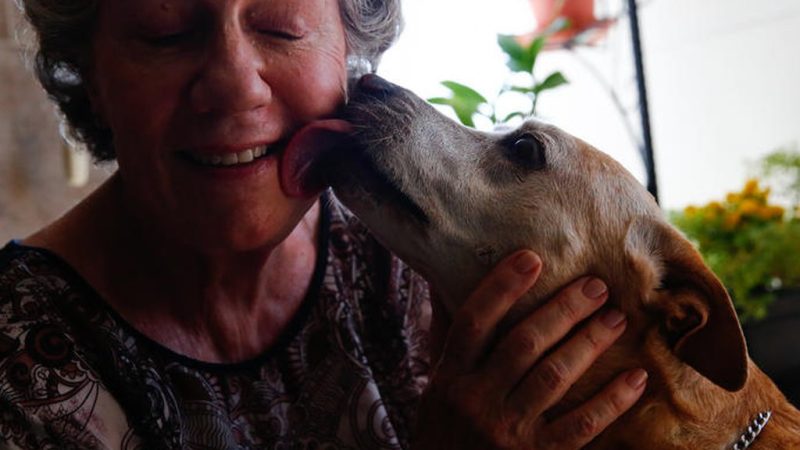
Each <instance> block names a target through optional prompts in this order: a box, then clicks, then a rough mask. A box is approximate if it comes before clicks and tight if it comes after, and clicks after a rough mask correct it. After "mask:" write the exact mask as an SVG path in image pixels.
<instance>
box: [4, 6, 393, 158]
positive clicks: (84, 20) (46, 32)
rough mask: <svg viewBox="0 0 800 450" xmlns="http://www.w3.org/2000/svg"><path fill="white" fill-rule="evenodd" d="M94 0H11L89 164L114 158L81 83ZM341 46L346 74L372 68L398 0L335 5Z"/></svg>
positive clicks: (388, 39) (39, 69) (41, 73)
mask: <svg viewBox="0 0 800 450" xmlns="http://www.w3.org/2000/svg"><path fill="white" fill-rule="evenodd" d="M99 1H100V0H17V2H18V3H19V5H20V7H21V8H22V10H23V11H24V13H25V16H26V17H27V19H28V22H29V23H30V24H31V26H32V27H33V30H34V31H35V33H36V37H37V44H38V45H37V49H36V54H35V56H34V59H33V63H34V71H35V72H36V76H37V78H38V79H39V82H40V83H41V84H42V86H43V87H44V89H45V91H47V93H48V95H49V96H50V98H51V99H52V100H53V101H55V102H56V104H57V105H58V107H59V109H60V110H61V112H62V113H63V115H64V118H65V119H66V122H67V125H68V129H69V134H70V135H71V137H72V138H74V139H76V140H78V141H79V142H82V143H84V144H85V145H86V148H87V149H88V150H89V152H90V153H91V154H92V157H93V158H94V159H95V161H98V162H101V161H110V160H113V159H114V158H115V152H114V146H113V136H112V134H111V130H110V129H108V128H107V127H105V126H103V125H101V124H100V123H98V121H97V120H96V116H95V115H94V113H93V111H92V106H91V103H90V101H89V94H88V91H87V89H86V85H85V83H84V77H83V76H82V74H83V71H84V69H85V68H86V67H88V64H89V62H90V61H89V49H90V46H91V39H92V33H91V32H87V30H92V29H93V28H94V21H95V16H96V13H97V9H98V3H99ZM338 1H339V10H340V14H341V17H342V23H343V24H344V29H345V39H346V42H347V54H348V70H349V71H350V72H351V73H350V74H349V75H350V76H351V77H355V76H358V75H361V74H362V73H363V72H365V71H369V70H374V69H375V68H377V66H378V62H379V61H380V58H381V56H382V55H383V52H385V51H386V50H387V49H388V48H389V47H390V46H391V45H392V44H393V43H394V41H395V40H396V39H397V36H398V35H399V34H400V31H401V30H402V27H403V19H402V14H401V10H400V0H338Z"/></svg>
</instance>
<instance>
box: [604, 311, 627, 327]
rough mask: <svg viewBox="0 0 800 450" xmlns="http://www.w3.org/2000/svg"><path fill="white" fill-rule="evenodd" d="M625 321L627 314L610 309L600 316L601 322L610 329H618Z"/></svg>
mask: <svg viewBox="0 0 800 450" xmlns="http://www.w3.org/2000/svg"><path fill="white" fill-rule="evenodd" d="M624 321H625V314H622V312H621V311H619V310H617V309H613V308H612V309H609V310H608V311H606V312H604V313H603V315H602V316H600V322H603V325H605V326H607V327H608V328H612V329H613V328H617V327H618V326H619V325H620V324H621V323H622V322H624Z"/></svg>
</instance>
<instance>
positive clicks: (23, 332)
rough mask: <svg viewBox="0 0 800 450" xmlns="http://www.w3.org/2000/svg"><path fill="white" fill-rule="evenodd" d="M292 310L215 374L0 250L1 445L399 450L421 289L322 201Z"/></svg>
mask: <svg viewBox="0 0 800 450" xmlns="http://www.w3.org/2000/svg"><path fill="white" fill-rule="evenodd" d="M323 211H324V212H323V214H322V224H321V230H322V232H321V233H320V249H321V251H320V252H319V255H320V256H319V260H318V261H317V267H316V270H315V273H314V278H313V281H312V285H311V286H312V287H311V289H310V291H309V294H308V296H307V298H306V299H305V301H304V305H303V307H302V308H301V311H300V312H299V313H298V314H297V316H296V317H295V319H294V320H293V323H292V324H291V326H290V327H289V329H288V331H287V332H286V333H284V335H283V336H282V337H281V339H280V340H279V342H278V343H277V344H276V345H275V346H273V347H272V348H271V349H269V350H268V351H267V352H266V353H264V354H263V355H261V356H259V357H257V358H255V359H253V360H249V361H244V362H240V363H235V364H217V363H207V362H202V361H198V360H193V359H190V358H188V357H185V356H182V355H179V354H177V353H174V352H172V351H170V350H169V349H167V348H165V347H163V346H161V345H159V344H158V343H156V342H154V341H152V340H150V339H148V338H147V337H145V336H144V335H142V334H140V333H139V332H137V331H136V330H135V329H133V328H132V327H131V326H130V325H129V324H128V323H126V322H125V321H124V320H123V319H122V318H121V317H120V316H118V315H117V314H116V313H115V312H114V311H113V310H112V309H110V308H109V306H108V304H107V303H106V302H105V301H103V300H102V299H101V298H100V297H99V296H98V294H97V293H96V292H95V291H94V290H93V289H92V288H91V287H90V286H89V285H88V284H87V283H86V282H85V281H84V280H83V279H82V278H81V277H80V276H79V275H78V274H77V273H76V272H75V271H74V270H73V269H72V268H71V267H70V266H68V265H67V264H66V263H65V262H64V261H63V260H61V259H59V258H58V257H57V256H56V255H54V254H52V253H50V252H48V251H46V250H42V249H37V248H32V247H26V246H23V245H21V244H18V243H16V242H11V243H9V244H7V245H6V246H5V247H4V248H3V249H1V250H0V449H6V448H8V449H17V448H22V449H115V450H116V449H148V450H150V449H331V450H332V449H400V448H408V442H409V439H410V433H411V428H412V424H413V422H414V411H415V408H416V405H417V402H418V399H419V395H420V393H421V391H422V388H423V387H424V385H425V383H426V382H427V372H428V368H429V364H428V358H427V345H428V343H427V329H428V326H429V321H430V306H429V295H428V286H427V284H426V283H425V282H424V281H423V280H422V279H421V278H420V277H419V276H418V275H417V274H415V273H414V272H412V271H411V270H410V269H409V268H408V267H407V266H405V265H404V264H403V263H402V262H401V261H399V260H398V259H397V258H395V257H394V256H392V255H391V254H389V253H388V252H387V251H386V250H385V249H384V248H383V247H381V246H380V245H379V244H378V243H377V242H376V241H375V240H374V239H373V237H372V236H371V235H370V234H369V232H368V231H367V230H366V229H365V228H364V226H363V225H362V224H361V223H360V222H359V221H358V220H357V219H356V218H355V217H354V216H352V214H350V213H349V212H348V211H347V210H346V209H345V208H344V207H343V206H341V205H340V204H339V203H338V202H337V201H336V199H335V197H333V195H332V194H330V193H326V195H324V196H323Z"/></svg>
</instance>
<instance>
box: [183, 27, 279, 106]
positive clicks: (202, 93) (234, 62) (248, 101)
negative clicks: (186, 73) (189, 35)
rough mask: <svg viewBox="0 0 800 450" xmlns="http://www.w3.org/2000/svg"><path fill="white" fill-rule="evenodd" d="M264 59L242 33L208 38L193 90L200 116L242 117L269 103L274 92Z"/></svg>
mask: <svg viewBox="0 0 800 450" xmlns="http://www.w3.org/2000/svg"><path fill="white" fill-rule="evenodd" d="M264 64H265V61H264V57H263V55H261V54H260V53H259V51H258V49H257V48H256V47H255V45H254V44H253V42H252V40H250V39H249V38H248V37H247V36H245V35H243V34H242V33H241V31H240V30H235V29H231V28H227V29H226V30H225V31H223V32H221V33H220V35H219V36H214V37H209V41H208V43H207V51H206V52H205V57H204V61H203V64H202V66H201V67H200V70H199V73H198V74H197V76H196V77H195V78H194V81H193V82H192V86H191V89H190V101H191V103H192V107H193V108H194V109H195V111H196V112H199V113H240V112H246V111H251V110H254V109H258V108H260V107H262V106H265V105H266V104H267V103H269V101H270V99H271V98H272V90H271V88H270V86H269V84H268V83H267V81H266V79H265V78H264V76H263V73H264Z"/></svg>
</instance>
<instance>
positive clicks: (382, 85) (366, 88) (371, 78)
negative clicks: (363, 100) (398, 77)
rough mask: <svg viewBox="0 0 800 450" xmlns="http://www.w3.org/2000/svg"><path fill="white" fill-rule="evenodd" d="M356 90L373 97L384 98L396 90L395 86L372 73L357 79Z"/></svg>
mask: <svg viewBox="0 0 800 450" xmlns="http://www.w3.org/2000/svg"><path fill="white" fill-rule="evenodd" d="M358 90H359V91H361V92H363V93H365V94H367V95H371V96H373V97H378V98H386V97H387V96H389V95H391V94H393V93H394V92H395V91H397V86H395V85H394V84H392V83H390V82H388V81H386V80H384V79H383V78H381V77H379V76H378V75H375V74H373V73H368V74H366V75H364V76H363V77H361V79H360V80H358Z"/></svg>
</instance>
